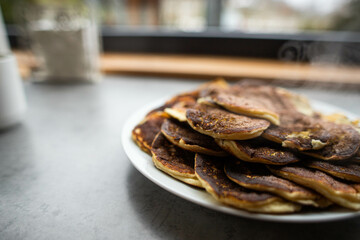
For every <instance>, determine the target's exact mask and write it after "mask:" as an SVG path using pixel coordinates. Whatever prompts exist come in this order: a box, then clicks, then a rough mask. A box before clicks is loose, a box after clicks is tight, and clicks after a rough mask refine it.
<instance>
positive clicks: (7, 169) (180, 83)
mask: <svg viewBox="0 0 360 240" xmlns="http://www.w3.org/2000/svg"><path fill="white" fill-rule="evenodd" d="M200 83H202V82H201V81H199V80H181V79H164V78H163V79H158V78H149V77H139V76H138V77H135V76H106V77H104V81H103V82H102V83H100V84H94V85H86V84H85V85H82V84H76V85H70V84H67V85H50V84H29V83H28V84H26V94H27V99H28V112H27V115H26V118H25V119H24V121H23V123H22V124H21V125H19V126H17V127H14V128H12V129H9V130H6V131H1V132H0V239H36V240H40V239H290V238H291V239H309V238H314V239H315V238H316V239H359V237H360V218H354V219H350V220H344V221H337V222H328V223H312V224H289V223H273V222H264V221H255V220H250V219H245V218H241V217H235V216H231V215H227V214H223V213H219V212H216V211H213V210H210V209H206V208H204V207H201V206H198V205H196V204H193V203H191V202H188V201H186V200H184V199H182V198H179V197H177V196H175V195H173V194H171V193H169V192H167V191H165V190H163V189H162V188H160V187H158V186H157V185H155V184H154V183H152V182H150V181H149V180H148V179H146V178H145V177H144V176H142V175H141V174H140V173H139V172H138V171H137V170H136V169H135V168H134V167H133V166H132V165H131V163H130V161H129V159H128V158H127V156H126V154H125V152H124V150H123V148H122V144H121V132H122V126H123V124H124V123H125V121H126V119H127V117H128V116H129V115H131V113H132V112H134V111H136V110H137V109H138V108H140V107H142V106H143V105H144V104H146V103H149V102H152V101H154V100H157V99H159V98H163V97H164V96H169V95H173V94H175V93H179V92H182V91H186V90H191V89H193V88H194V87H196V86H197V85H199V84H200ZM294 90H295V91H297V92H300V93H303V94H305V95H306V96H308V97H310V98H313V99H316V100H321V101H325V102H328V103H330V104H333V105H336V106H339V107H343V108H344V109H346V110H349V111H351V112H353V113H355V114H357V115H360V106H359V103H360V92H359V91H355V90H353V91H351V90H348V91H343V90H336V89H321V88H315V87H313V86H304V87H303V88H301V89H294Z"/></svg>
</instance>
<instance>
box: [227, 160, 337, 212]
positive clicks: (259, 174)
mask: <svg viewBox="0 0 360 240" xmlns="http://www.w3.org/2000/svg"><path fill="white" fill-rule="evenodd" d="M225 173H226V175H227V176H228V177H229V178H230V179H231V180H232V181H234V182H236V183H237V184H239V185H241V186H243V187H245V188H249V189H253V190H257V191H265V192H270V193H273V194H275V195H279V196H281V197H283V198H285V199H287V200H290V201H293V202H297V203H300V204H302V205H311V206H314V207H327V206H329V205H330V204H331V202H330V201H328V200H327V199H326V198H324V197H322V196H321V195H319V194H317V193H315V192H313V191H311V190H309V189H307V188H304V187H302V186H300V185H298V184H296V183H293V182H291V181H289V180H286V179H283V178H280V177H277V176H274V175H273V174H272V173H271V172H270V171H269V170H268V169H267V168H266V167H265V166H264V165H262V164H254V163H246V162H243V161H239V160H237V161H227V162H226V163H225Z"/></svg>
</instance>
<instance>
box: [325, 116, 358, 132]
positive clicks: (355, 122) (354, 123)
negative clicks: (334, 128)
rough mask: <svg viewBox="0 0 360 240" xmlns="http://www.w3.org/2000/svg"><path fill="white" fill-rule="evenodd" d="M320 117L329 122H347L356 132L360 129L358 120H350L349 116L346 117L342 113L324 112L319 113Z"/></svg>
mask: <svg viewBox="0 0 360 240" xmlns="http://www.w3.org/2000/svg"><path fill="white" fill-rule="evenodd" d="M320 115H321V118H322V119H324V120H326V121H329V122H334V123H338V124H348V125H351V126H353V127H354V128H355V129H356V130H357V131H358V132H359V131H360V126H359V123H360V120H359V119H356V120H351V119H350V118H348V117H347V116H345V115H344V114H341V113H333V114H329V115H324V114H320Z"/></svg>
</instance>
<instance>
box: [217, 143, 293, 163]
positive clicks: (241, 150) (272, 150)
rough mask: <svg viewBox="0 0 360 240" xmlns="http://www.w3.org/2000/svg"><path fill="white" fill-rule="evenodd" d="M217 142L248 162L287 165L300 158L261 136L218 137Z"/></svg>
mask: <svg viewBox="0 0 360 240" xmlns="http://www.w3.org/2000/svg"><path fill="white" fill-rule="evenodd" d="M216 143H217V144H218V145H219V146H220V147H222V148H223V149H224V150H225V151H227V152H229V153H231V154H232V155H234V156H235V157H237V158H239V159H241V160H243V161H247V162H253V163H264V164H274V165H285V164H288V163H293V162H297V161H299V160H300V159H299V157H298V156H297V155H296V154H294V153H293V152H292V151H290V150H289V149H286V148H282V147H281V146H280V145H278V144H276V143H272V142H270V141H267V140H265V139H263V138H261V137H258V138H254V139H250V140H241V141H234V140H224V139H216Z"/></svg>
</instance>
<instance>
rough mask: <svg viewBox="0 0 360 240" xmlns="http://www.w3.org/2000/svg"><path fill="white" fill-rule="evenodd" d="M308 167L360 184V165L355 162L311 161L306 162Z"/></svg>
mask: <svg viewBox="0 0 360 240" xmlns="http://www.w3.org/2000/svg"><path fill="white" fill-rule="evenodd" d="M305 164H306V166H308V167H311V168H315V169H318V170H320V171H323V172H326V173H327V174H330V175H332V176H334V177H338V178H341V179H344V180H348V181H353V182H358V183H360V163H359V162H358V161H356V160H355V159H354V161H351V160H349V161H346V162H329V161H319V160H311V161H306V162H305Z"/></svg>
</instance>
